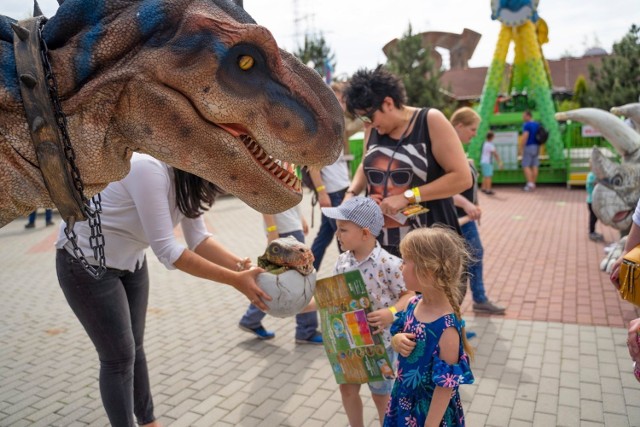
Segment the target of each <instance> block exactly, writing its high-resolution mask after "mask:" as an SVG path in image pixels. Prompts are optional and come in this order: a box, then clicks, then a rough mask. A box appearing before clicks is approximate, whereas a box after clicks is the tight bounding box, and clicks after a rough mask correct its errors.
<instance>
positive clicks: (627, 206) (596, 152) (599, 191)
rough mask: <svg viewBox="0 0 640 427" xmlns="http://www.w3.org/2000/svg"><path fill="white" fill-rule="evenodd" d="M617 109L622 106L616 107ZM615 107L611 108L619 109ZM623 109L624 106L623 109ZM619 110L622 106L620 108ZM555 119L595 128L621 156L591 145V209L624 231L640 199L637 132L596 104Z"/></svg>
mask: <svg viewBox="0 0 640 427" xmlns="http://www.w3.org/2000/svg"><path fill="white" fill-rule="evenodd" d="M616 108H617V109H620V108H623V107H616ZM617 109H612V110H615V111H618V110H617ZM625 110H626V109H625ZM620 111H621V110H620ZM556 119H558V120H576V121H579V122H582V123H587V124H589V125H591V126H593V127H594V128H596V129H598V130H599V131H600V133H602V135H603V136H604V137H605V138H606V139H607V141H609V142H610V143H611V145H612V146H613V147H614V148H615V149H616V151H617V152H618V154H620V157H621V163H617V162H615V161H613V160H611V159H610V158H609V157H608V156H606V155H605V154H604V153H603V152H602V151H601V150H600V149H599V148H597V147H594V148H593V151H592V153H591V170H592V171H593V173H594V174H595V175H596V179H597V184H596V186H595V187H594V190H593V201H592V206H593V210H594V212H595V214H596V216H597V217H598V219H600V221H602V223H603V224H606V225H609V226H611V227H613V228H615V229H617V230H620V231H623V232H624V231H626V230H628V229H629V228H630V227H631V222H632V215H633V212H634V210H635V208H636V204H637V203H638V200H639V199H640V133H637V132H635V131H634V130H633V129H632V128H631V127H629V126H627V125H626V124H625V123H624V122H623V121H622V120H620V119H619V118H617V117H616V116H615V115H613V114H611V113H609V112H607V111H604V110H599V109H596V108H580V109H577V110H572V111H565V112H561V113H556ZM622 246H624V242H623V243H622V244H620V243H619V244H618V247H616V249H614V250H613V251H612V252H611V253H610V254H609V256H608V257H607V258H605V260H604V261H603V263H602V264H601V268H602V269H603V270H605V271H607V270H608V268H609V267H610V265H611V260H613V261H615V259H616V258H617V254H619V253H620V251H621V250H622Z"/></svg>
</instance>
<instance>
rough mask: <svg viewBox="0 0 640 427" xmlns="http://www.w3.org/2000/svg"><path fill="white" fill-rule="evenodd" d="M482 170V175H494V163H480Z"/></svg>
mask: <svg viewBox="0 0 640 427" xmlns="http://www.w3.org/2000/svg"><path fill="white" fill-rule="evenodd" d="M480 170H481V171H482V176H486V177H487V178H491V177H492V176H493V163H480Z"/></svg>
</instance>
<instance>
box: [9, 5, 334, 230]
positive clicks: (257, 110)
mask: <svg viewBox="0 0 640 427" xmlns="http://www.w3.org/2000/svg"><path fill="white" fill-rule="evenodd" d="M58 1H59V3H61V5H60V7H59V8H58V10H57V12H56V14H55V16H53V17H51V18H50V19H48V20H44V24H43V25H42V27H41V30H40V33H41V40H42V42H43V43H44V44H46V46H47V48H48V54H47V53H45V54H44V56H45V57H46V58H47V59H48V62H49V63H50V65H51V69H52V72H53V75H54V76H55V79H56V81H57V90H58V99H59V102H60V105H61V107H62V111H63V112H64V114H65V115H66V121H67V125H66V131H67V133H68V135H69V139H70V141H71V144H72V145H73V148H74V150H75V156H76V160H75V161H76V164H77V169H78V170H79V173H80V176H81V177H82V180H83V182H84V194H85V195H86V197H91V196H92V195H94V194H96V193H98V192H99V191H100V190H102V189H103V188H104V187H105V186H106V185H107V184H108V183H109V182H112V181H118V180H120V179H122V178H124V176H125V175H126V174H127V173H128V172H129V159H130V157H131V153H132V152H133V151H137V152H142V153H147V154H150V155H152V156H153V157H156V158H157V159H159V160H162V161H164V162H166V163H167V164H169V165H171V166H174V167H176V168H179V169H182V170H184V171H187V172H191V173H193V174H195V175H198V176H200V177H202V178H204V179H206V180H208V181H210V182H212V183H214V184H216V185H217V186H219V187H220V188H222V189H223V190H225V191H226V192H228V193H231V194H233V195H235V196H237V197H238V198H240V199H241V200H242V201H244V202H245V203H247V204H248V205H249V206H251V207H253V208H254V209H256V210H258V211H260V212H263V213H277V212H282V211H284V210H286V209H288V208H290V207H292V206H294V205H296V204H298V203H299V202H300V200H301V198H302V191H301V186H300V182H299V180H298V179H297V178H296V177H295V176H294V175H293V174H291V173H289V172H287V171H286V170H284V169H282V168H281V167H279V166H278V165H277V163H278V162H277V160H278V159H280V160H282V161H287V162H289V163H295V164H299V165H307V166H312V167H316V168H321V167H322V166H325V165H328V164H331V163H333V162H334V161H335V160H336V159H337V157H338V155H339V153H340V149H341V148H342V136H343V132H344V119H343V114H342V110H341V108H340V105H339V104H338V101H337V99H336V97H335V96H334V94H333V92H332V91H331V90H330V89H329V88H328V87H327V85H326V84H325V83H324V82H323V80H322V78H321V77H320V76H319V75H318V74H317V73H316V72H315V71H314V70H312V69H310V68H308V67H306V66H305V65H304V64H302V63H301V62H300V61H298V60H297V59H296V58H295V57H293V55H291V54H289V53H287V52H285V51H283V50H280V49H279V48H278V47H277V45H276V43H275V41H274V39H273V36H272V35H271V33H270V32H269V31H268V30H267V29H266V28H264V27H262V26H259V25H257V24H256V23H255V21H254V20H253V19H252V18H251V17H250V16H249V15H248V14H247V13H246V12H245V11H244V10H243V9H242V8H241V7H238V6H237V5H236V4H235V3H234V2H232V1H230V0H66V1H64V0H58ZM36 9H37V11H38V12H39V8H38V7H37V5H36ZM12 24H13V26H12ZM21 25H22V22H20V23H17V22H16V21H15V20H13V19H12V18H9V17H6V16H1V15H0V183H1V185H2V192H0V227H2V226H4V225H6V224H7V223H9V222H10V221H12V220H13V219H15V218H16V217H18V216H20V215H24V214H26V213H29V212H31V211H33V210H34V209H35V208H37V207H54V206H53V201H52V199H51V197H50V195H49V193H48V191H47V187H46V186H45V183H44V180H43V177H42V174H41V170H40V167H39V166H40V165H39V161H38V157H37V155H36V151H35V149H34V145H33V143H32V141H31V136H30V129H33V127H34V123H28V122H27V118H26V117H25V111H26V110H25V108H24V105H23V97H22V95H21V93H22V92H21V90H23V89H24V87H22V86H21V85H25V84H29V85H32V84H36V83H34V81H33V79H25V78H24V76H23V75H19V74H18V72H17V70H16V56H15V53H14V46H13V44H14V37H17V36H25V33H24V31H23V30H24V27H21ZM17 27H20V28H22V29H19V28H18V29H17ZM37 84H39V83H37ZM46 107H47V108H50V107H49V106H46Z"/></svg>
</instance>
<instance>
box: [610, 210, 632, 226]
mask: <svg viewBox="0 0 640 427" xmlns="http://www.w3.org/2000/svg"><path fill="white" fill-rule="evenodd" d="M632 213H633V211H632V210H628V211H619V212H617V213H616V214H615V215H614V216H613V218H612V221H613V222H614V223H620V222H622V221H624V220H625V219H627V217H628V216H629V215H631V214H632Z"/></svg>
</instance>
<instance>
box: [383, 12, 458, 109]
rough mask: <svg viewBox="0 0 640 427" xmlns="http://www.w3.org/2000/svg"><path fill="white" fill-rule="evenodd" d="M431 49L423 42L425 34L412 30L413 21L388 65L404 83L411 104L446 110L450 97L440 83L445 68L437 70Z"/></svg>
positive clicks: (390, 57) (389, 56)
mask: <svg viewBox="0 0 640 427" xmlns="http://www.w3.org/2000/svg"><path fill="white" fill-rule="evenodd" d="M430 52H431V49H430V48H429V47H428V46H423V45H422V37H421V36H420V35H419V34H415V35H414V34H413V33H412V28H411V24H409V28H408V29H407V32H406V33H404V34H403V35H402V38H401V39H400V40H398V43H397V44H396V46H395V49H393V51H391V52H389V55H388V58H387V68H388V69H389V71H391V72H392V73H394V74H395V75H397V76H398V77H399V78H400V79H401V80H402V82H403V83H404V86H405V89H406V90H407V103H408V105H412V106H415V107H435V108H439V109H445V108H446V107H447V104H448V100H447V99H446V98H445V96H444V94H443V93H442V87H441V85H440V76H441V75H442V71H441V70H438V69H436V66H435V62H434V61H433V58H431V55H430Z"/></svg>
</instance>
